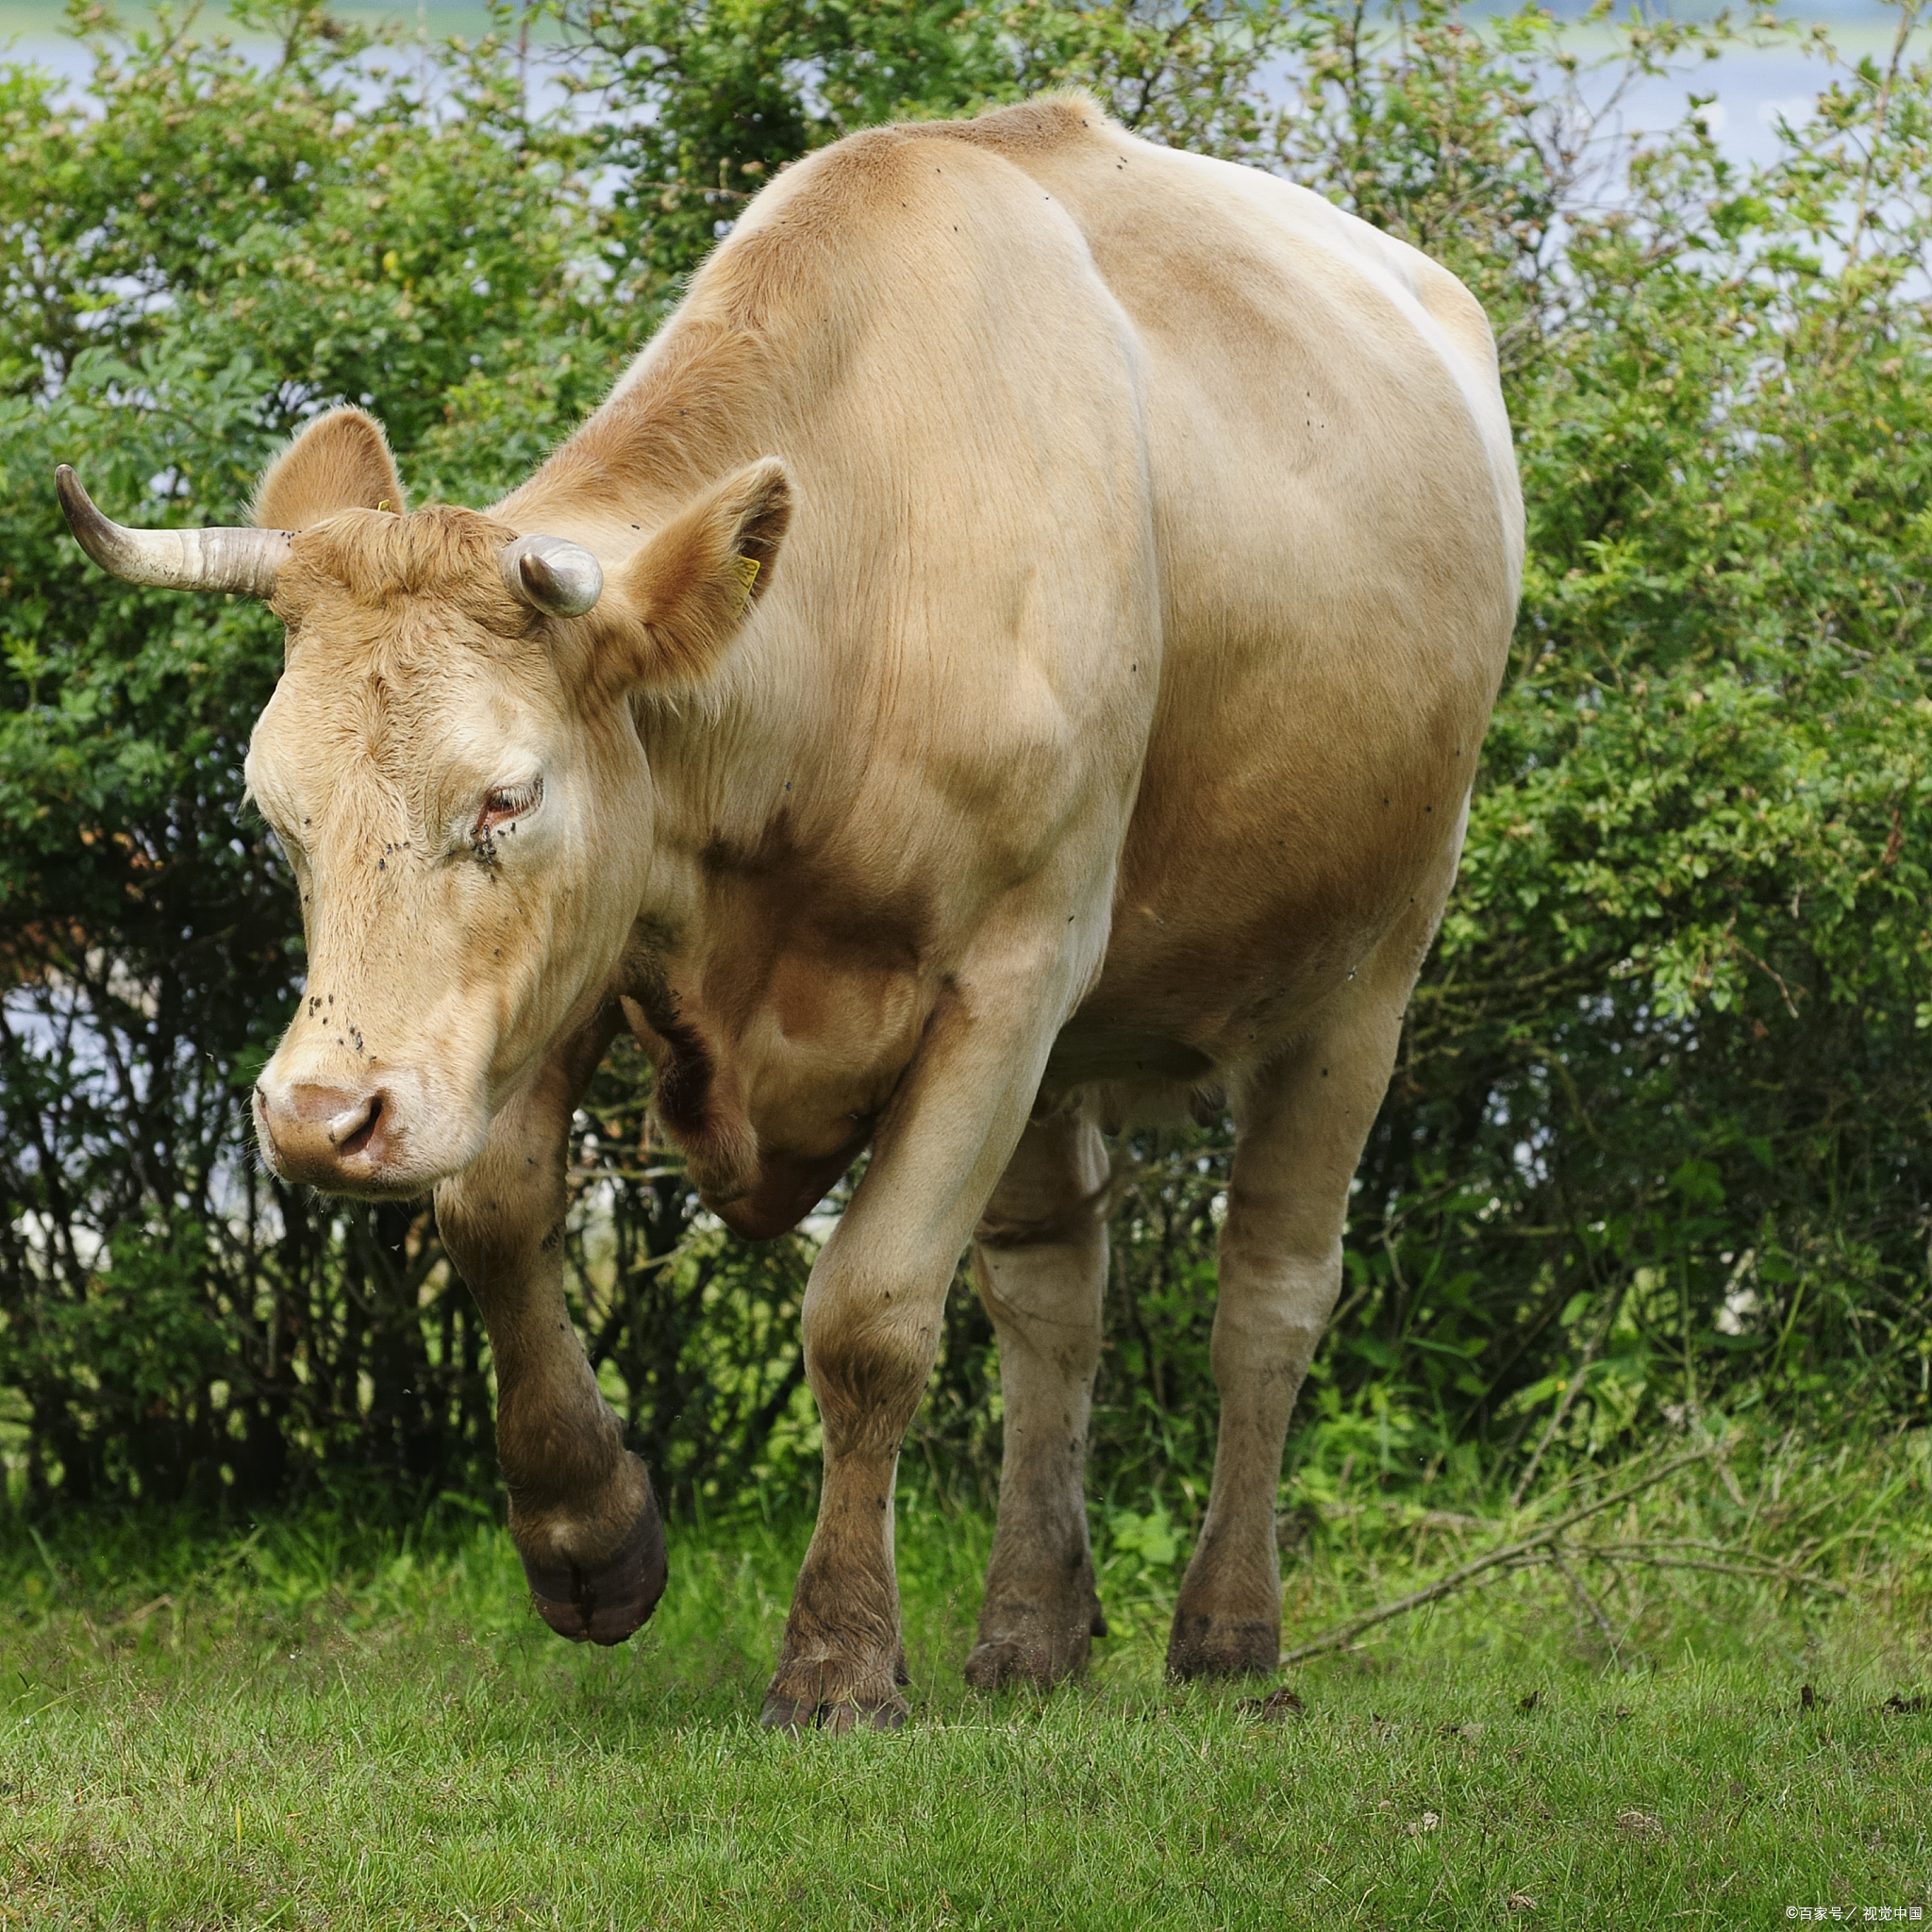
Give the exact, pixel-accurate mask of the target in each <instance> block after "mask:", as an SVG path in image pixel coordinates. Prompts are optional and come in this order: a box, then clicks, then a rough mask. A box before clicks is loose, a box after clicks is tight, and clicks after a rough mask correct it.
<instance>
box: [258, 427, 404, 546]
mask: <svg viewBox="0 0 1932 1932" xmlns="http://www.w3.org/2000/svg"><path fill="white" fill-rule="evenodd" d="M406 508H408V506H407V505H406V504H405V503H404V501H403V485H402V479H401V478H400V477H399V476H397V475H396V466H395V461H394V459H393V458H391V455H390V453H389V443H388V441H387V440H386V439H385V438H384V436H383V433H382V425H380V424H378V423H377V422H376V420H375V417H373V416H365V415H364V414H363V413H362V411H361V410H360V409H331V410H330V411H329V412H328V414H327V415H326V416H318V417H317V418H316V419H315V421H314V422H313V423H311V424H309V425H308V428H306V429H305V430H303V432H302V433H301V435H300V436H298V437H297V438H296V439H295V440H294V441H293V442H291V444H290V445H289V446H288V448H287V449H285V450H284V451H283V452H282V453H281V455H280V456H278V457H277V458H275V461H274V462H272V463H271V464H270V465H269V466H268V469H267V471H266V472H265V473H264V474H263V475H262V479H261V485H260V488H259V489H258V490H257V491H256V492H255V521H256V523H257V524H258V525H260V527H261V528H263V529H264V530H306V529H307V528H308V525H310V524H319V523H320V522H321V521H322V520H323V518H324V517H332V516H334V515H335V514H336V512H337V511H338V510H344V509H392V510H394V511H395V513H396V514H397V515H398V516H401V515H402V514H403V513H404V511H405V509H406Z"/></svg>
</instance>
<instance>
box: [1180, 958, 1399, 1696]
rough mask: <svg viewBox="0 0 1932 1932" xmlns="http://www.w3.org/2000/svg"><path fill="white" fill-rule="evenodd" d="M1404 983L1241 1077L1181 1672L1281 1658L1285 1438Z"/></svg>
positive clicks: (1322, 1321) (1389, 1061)
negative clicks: (1280, 1509)
mask: <svg viewBox="0 0 1932 1932" xmlns="http://www.w3.org/2000/svg"><path fill="white" fill-rule="evenodd" d="M1358 984H1359V982H1357V985H1358ZM1407 991H1408V982H1407V978H1404V980H1403V981H1402V984H1401V986H1400V988H1399V994H1400V996H1399V997H1396V998H1392V999H1391V998H1389V997H1377V996H1376V994H1375V993H1374V992H1373V991H1368V990H1364V991H1359V992H1357V991H1356V989H1355V987H1354V986H1352V987H1351V988H1350V989H1349V990H1348V991H1347V993H1345V994H1344V995H1343V999H1344V1002H1345V1004H1344V1006H1343V1008H1342V1010H1341V1012H1340V1013H1338V1014H1337V1015H1336V1016H1334V1017H1333V1018H1332V1019H1331V1020H1330V1021H1329V1024H1326V1025H1325V1026H1324V1027H1322V1028H1320V1029H1319V1030H1318V1031H1316V1032H1315V1033H1314V1034H1313V1035H1311V1036H1310V1037H1309V1038H1307V1040H1305V1041H1303V1042H1301V1043H1300V1044H1298V1045H1297V1046H1296V1047H1295V1048H1294V1049H1292V1050H1291V1052H1290V1053H1289V1054H1287V1055H1286V1056H1284V1057H1283V1058H1280V1059H1278V1060H1276V1061H1275V1062H1274V1064H1273V1065H1272V1066H1270V1067H1268V1068H1266V1069H1264V1070H1263V1071H1261V1072H1260V1073H1258V1074H1255V1075H1254V1076H1252V1077H1251V1078H1250V1079H1249V1080H1248V1081H1247V1082H1246V1083H1244V1091H1240V1090H1238V1091H1237V1094H1236V1105H1235V1132H1236V1139H1235V1157H1234V1172H1233V1175H1232V1177H1231V1180H1230V1184H1229V1187H1228V1195H1227V1218H1226V1220H1225V1221H1224V1223H1223V1224H1222V1230H1221V1274H1220V1291H1219V1295H1218V1298H1217V1301H1216V1305H1215V1310H1214V1337H1213V1342H1212V1347H1211V1360H1212V1363H1213V1369H1214V1383H1215V1387H1216V1388H1217V1389H1218V1390H1219V1391H1220V1393H1221V1432H1220V1437H1219V1440H1218V1441H1217V1443H1216V1447H1215V1454H1214V1482H1213V1487H1212V1489H1211V1490H1210V1491H1209V1493H1208V1515H1207V1519H1206V1521H1205V1522H1204V1523H1203V1524H1202V1526H1201V1540H1200V1541H1199V1543H1198V1544H1197V1545H1196V1546H1195V1549H1194V1555H1193V1559H1192V1561H1191V1562H1190V1563H1189V1565H1188V1573H1187V1575H1186V1576H1185V1578H1184V1579H1183V1580H1182V1583H1181V1591H1180V1597H1179V1601H1178V1602H1177V1603H1176V1605H1175V1607H1174V1631H1173V1635H1172V1637H1171V1638H1170V1640H1169V1643H1168V1651H1167V1667H1168V1670H1169V1672H1170V1673H1171V1674H1173V1675H1174V1676H1176V1677H1194V1676H1201V1675H1208V1674H1240V1673H1247V1672H1257V1671H1273V1670H1274V1668H1275V1666H1276V1664H1277V1663H1278V1661H1279V1659H1280V1656H1281V1562H1280V1557H1279V1556H1278V1555H1277V1552H1276V1544H1275V1528H1274V1516H1275V1501H1276V1496H1277V1492H1278V1491H1279V1488H1280V1483H1281V1452H1282V1445H1283V1443H1284V1441H1285V1440H1286V1438H1287V1434H1288V1420H1289V1415H1290V1412H1291V1410H1292V1409H1293V1407H1294V1401H1295V1396H1296V1394H1297V1393H1298V1392H1299V1391H1300V1389H1301V1385H1302V1377H1303V1376H1304V1375H1305V1374H1307V1368H1308V1362H1309V1360H1310V1358H1311V1357H1313V1355H1314V1352H1315V1344H1316V1343H1317V1342H1318V1341H1320V1340H1321V1336H1322V1330H1323V1328H1324V1326H1325V1325H1326V1324H1327V1321H1328V1317H1329V1315H1330V1313H1331V1312H1332V1311H1333V1309H1334V1307H1335V1297H1336V1294H1337V1291H1339V1289H1340V1288H1341V1232H1342V1225H1343V1223H1344V1220H1345V1218H1346V1215H1347V1209H1348V1184H1349V1181H1350V1179H1351V1178H1352V1177H1353V1175H1354V1174H1355V1170H1356V1166H1357V1162H1358V1161H1359V1160H1360V1159H1361V1152H1362V1144H1363V1142H1364V1141H1366V1140H1367V1138H1368V1133H1369V1128H1370V1125H1371V1124H1373V1122H1374V1118H1375V1112H1376V1109H1377V1108H1379V1107H1380V1106H1381V1103H1382V1095H1383V1092H1384V1091H1385V1090H1386V1089H1387V1087H1388V1085H1389V1074H1390V1069H1391V1067H1392V1066H1393V1064H1394V1060H1395V1048H1396V1042H1397V1040H1398V1038H1399V1036H1400V1031H1401V1020H1402V1004H1403V1000H1404V999H1406V997H1407Z"/></svg>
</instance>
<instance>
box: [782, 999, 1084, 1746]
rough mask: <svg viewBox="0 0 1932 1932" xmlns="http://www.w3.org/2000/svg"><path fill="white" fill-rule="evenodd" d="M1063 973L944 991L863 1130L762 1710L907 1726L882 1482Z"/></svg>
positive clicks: (1033, 1084)
mask: <svg viewBox="0 0 1932 1932" xmlns="http://www.w3.org/2000/svg"><path fill="white" fill-rule="evenodd" d="M1072 976H1073V972H1072V969H1071V967H1069V966H1067V965H1065V964H1063V963H1062V964H1058V965H1056V966H1053V967H1049V968H1048V970H1047V971H1045V972H1043V973H1041V974H1040V975H1039V976H1038V977H1037V978H1033V979H1031V980H1030V981H1029V980H1027V979H1026V978H1024V977H1021V978H1020V979H1019V983H1018V984H1014V983H1013V981H1012V980H1011V979H1008V980H1007V981H1006V983H1005V984H998V983H995V984H993V985H991V986H989V985H988V984H986V983H985V982H983V981H982V982H980V983H978V984H974V985H972V986H971V987H970V988H969V989H967V990H964V991H956V992H954V993H951V994H949V995H948V996H947V997H946V999H945V1000H944V1001H943V1002H942V1004H941V1008H940V1010H939V1011H937V1012H936V1013H935V1014H934V1016H933V1019H932V1021H931V1023H930V1024H928V1026H927V1028H926V1033H925V1038H924V1041H923V1043H922V1045H921V1047H920V1051H919V1054H918V1056H917V1058H915V1059H914V1060H913V1062H912V1065H911V1066H910V1067H908V1069H907V1072H906V1074H905V1076H904V1078H903V1079H902V1080H901V1081H900V1084H899V1089H898V1091H897V1092H896V1093H895V1094H894V1096H893V1099H892V1104H891V1107H890V1108H888V1110H887V1113H886V1117H885V1119H884V1121H883V1122H882V1123H881V1124H880V1129H879V1134H878V1137H877V1140H876V1141H875V1143H874V1149H873V1158H872V1163H871V1165H870V1166H869V1167H868V1169H867V1170H866V1174H865V1177H864V1179H863V1180H862V1181H861V1182H860V1183H859V1186H858V1191H856V1193H855V1194H854V1196H853V1200H852V1205H851V1206H850V1207H849V1208H847V1209H846V1211H845V1213H844V1215H843V1216H842V1217H841V1221H840V1224H839V1226H838V1227H837V1228H836V1229H835V1230H834V1232H833V1234H832V1237H831V1239H830V1240H829V1241H826V1243H825V1245H824V1248H823V1249H822V1250H821V1251H820V1254H819V1257H818V1259H817V1261H816V1262H815V1263H814V1264H813V1267H812V1271H811V1280H810V1283H809V1285H808V1288H807V1290H806V1296H805V1309H804V1328H805V1359H806V1374H807V1375H808V1379H809V1381H810V1383H811V1389H812V1393H813V1395H814V1396H816V1397H817V1399H818V1406H819V1416H820V1420H821V1422H822V1424H823V1425H824V1457H825V1461H824V1487H823V1488H822V1489H821V1491H820V1492H819V1516H818V1524H817V1527H816V1528H815V1529H814V1530H813V1532H812V1540H811V1547H810V1548H809V1549H808V1551H807V1552H806V1557H805V1562H804V1564H803V1565H802V1566H801V1567H800V1570H799V1573H798V1583H797V1586H796V1588H795V1589H794V1591H793V1592H792V1598H791V1616H790V1617H789V1618H788V1619H787V1620H786V1624H785V1642H784V1647H783V1649H782V1650H781V1652H780V1653H779V1657H778V1668H777V1670H776V1672H775V1673H774V1675H773V1678H772V1684H771V1689H770V1691H768V1692H767V1694H766V1698H765V1707H764V1722H765V1723H766V1724H768V1725H771V1726H774V1727H785V1728H793V1727H796V1726H798V1725H801V1724H823V1725H825V1726H826V1727H827V1728H830V1729H833V1730H850V1729H851V1728H853V1727H854V1726H855V1725H859V1724H866V1725H870V1726H872V1727H874V1728H875V1729H880V1730H889V1729H892V1728H895V1727H896V1726H897V1725H899V1724H903V1723H904V1722H905V1721H906V1715H907V1707H906V1701H905V1699H904V1698H903V1697H902V1696H900V1694H899V1690H898V1686H899V1684H900V1683H901V1682H902V1681H904V1680H903V1675H902V1670H903V1666H902V1656H903V1653H902V1649H901V1645H900V1640H899V1586H898V1580H897V1577H896V1575H895V1574H894V1570H893V1563H892V1490H893V1481H894V1477H895V1475H896V1473H897V1468H898V1459H899V1444H900V1441H901V1440H902V1439H903V1438H904V1436H905V1433H906V1425H907V1424H908V1423H909V1422H910V1421H911V1420H912V1413H913V1410H914V1409H915V1408H917V1407H918V1406H919V1399H920V1397H921V1395H922V1394H923V1393H924V1390H925V1383H926V1377H927V1376H928V1375H929V1374H931V1372H932V1362H933V1354H934V1351H935V1349H936V1348H937V1347H938V1344H939V1333H940V1322H941V1316H942V1314H943V1313H944V1309H945V1301H946V1291H947V1289H948V1288H949V1287H950V1286H951V1283H952V1279H953V1272H954V1268H955V1266H956V1264H957V1263H958V1257H959V1253H960V1250H961V1249H962V1248H963V1247H964V1246H965V1245H966V1241H967V1238H968V1236H969V1235H970V1234H971V1233H972V1231H973V1225H974V1222H975V1221H977V1220H978V1218H979V1212H980V1209H981V1208H983V1207H984V1206H985V1204H986V1201H987V1198H988V1196H989V1195H991V1192H992V1188H993V1183H994V1182H995V1181H996V1180H997V1179H998V1178H999V1175H1000V1173H1001V1171H1002V1170H1003V1169H1004V1168H1005V1166H1006V1164H1007V1160H1008V1157H1009V1156H1010V1154H1011V1153H1012V1150H1013V1146H1014V1143H1015V1142H1016V1141H1018V1140H1019V1137H1020V1131H1021V1129H1022V1127H1023V1126H1024V1124H1025V1121H1026V1111H1027V1108H1028V1106H1029V1104H1030V1102H1031V1100H1032V1097H1033V1093H1034V1091H1035V1090H1036V1088H1037V1086H1038V1084H1039V1080H1040V1073H1041V1067H1042V1066H1043V1065H1044V1064H1045V1061H1046V1050H1047V1047H1048V1044H1049V1043H1050V1041H1051V1039H1052V1033H1053V1029H1054V1027H1055V1025H1056V1024H1058V1016H1060V1015H1062V1014H1064V1012H1065V1011H1066V1009H1067V1006H1068V1004H1069V1002H1068V999H1067V985H1066V981H1067V980H1068V979H1070V978H1071V977H1072Z"/></svg>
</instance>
